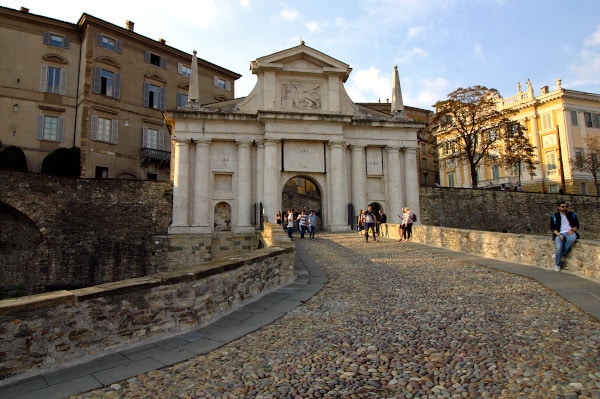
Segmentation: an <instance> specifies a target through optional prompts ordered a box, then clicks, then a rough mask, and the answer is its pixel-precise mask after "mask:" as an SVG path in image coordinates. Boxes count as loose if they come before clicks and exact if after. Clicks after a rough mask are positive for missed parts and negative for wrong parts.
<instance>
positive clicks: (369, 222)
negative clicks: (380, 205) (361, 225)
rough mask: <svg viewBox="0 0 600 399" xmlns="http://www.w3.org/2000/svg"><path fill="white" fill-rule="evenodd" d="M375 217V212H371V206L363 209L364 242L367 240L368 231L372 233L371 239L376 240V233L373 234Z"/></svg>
mask: <svg viewBox="0 0 600 399" xmlns="http://www.w3.org/2000/svg"><path fill="white" fill-rule="evenodd" d="M376 220H377V218H376V217H375V212H373V207H372V206H371V205H369V206H368V207H367V210H366V211H365V238H366V242H369V231H371V232H372V233H373V240H374V241H375V242H377V235H376V234H375V221H376Z"/></svg>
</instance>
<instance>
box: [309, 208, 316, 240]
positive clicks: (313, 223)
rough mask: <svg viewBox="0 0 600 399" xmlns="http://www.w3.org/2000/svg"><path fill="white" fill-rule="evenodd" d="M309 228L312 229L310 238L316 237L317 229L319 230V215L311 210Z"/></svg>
mask: <svg viewBox="0 0 600 399" xmlns="http://www.w3.org/2000/svg"><path fill="white" fill-rule="evenodd" d="M308 228H309V229H310V239H311V240H314V239H315V231H316V230H317V215H316V214H315V211H310V215H308Z"/></svg>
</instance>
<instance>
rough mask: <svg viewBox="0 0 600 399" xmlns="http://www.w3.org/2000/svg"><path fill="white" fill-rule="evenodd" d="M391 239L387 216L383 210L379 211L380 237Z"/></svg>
mask: <svg viewBox="0 0 600 399" xmlns="http://www.w3.org/2000/svg"><path fill="white" fill-rule="evenodd" d="M383 236H385V237H389V234H388V226H387V215H386V214H385V213H383V209H380V210H379V237H383Z"/></svg>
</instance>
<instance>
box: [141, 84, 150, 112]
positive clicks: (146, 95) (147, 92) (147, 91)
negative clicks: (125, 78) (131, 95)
mask: <svg viewBox="0 0 600 399" xmlns="http://www.w3.org/2000/svg"><path fill="white" fill-rule="evenodd" d="M142 103H143V104H144V107H148V106H150V84H149V83H148V82H144V96H143V98H142Z"/></svg>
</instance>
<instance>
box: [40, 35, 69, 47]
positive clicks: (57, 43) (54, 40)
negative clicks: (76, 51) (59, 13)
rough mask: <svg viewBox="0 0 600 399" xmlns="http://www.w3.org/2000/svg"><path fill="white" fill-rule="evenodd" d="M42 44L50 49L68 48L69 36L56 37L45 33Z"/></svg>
mask: <svg viewBox="0 0 600 399" xmlns="http://www.w3.org/2000/svg"><path fill="white" fill-rule="evenodd" d="M43 40H44V44H46V45H48V46H52V47H60V48H69V47H70V40H69V36H62V35H57V34H55V33H50V32H45V33H44V39H43Z"/></svg>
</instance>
